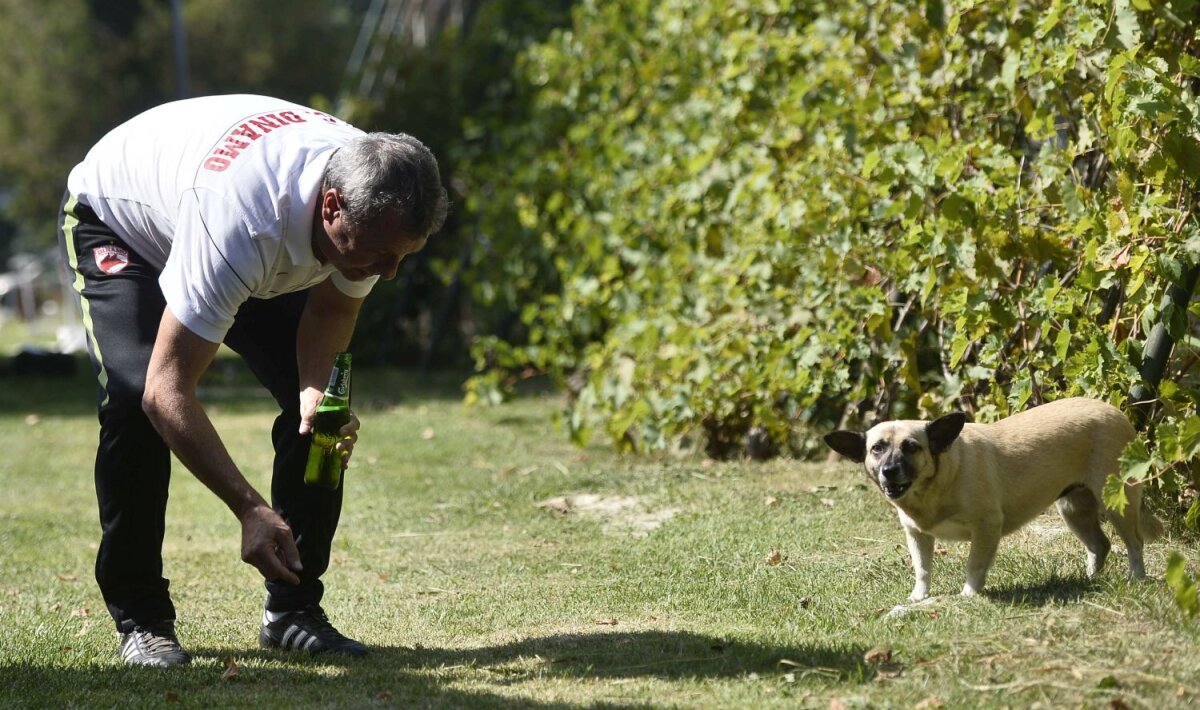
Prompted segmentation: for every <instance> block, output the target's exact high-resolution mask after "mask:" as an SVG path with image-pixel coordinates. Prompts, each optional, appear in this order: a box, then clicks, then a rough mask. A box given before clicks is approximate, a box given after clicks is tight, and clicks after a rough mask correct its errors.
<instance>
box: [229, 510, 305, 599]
mask: <svg viewBox="0 0 1200 710" xmlns="http://www.w3.org/2000/svg"><path fill="white" fill-rule="evenodd" d="M240 522H241V524H242V562H245V563H246V564H248V565H253V566H254V567H255V568H256V569H258V571H259V573H261V574H262V576H263V577H264V578H265V579H266V580H267V581H268V582H272V581H280V582H287V583H288V584H300V578H299V577H297V576H296V573H297V572H299V571H301V570H302V569H303V567H302V566H301V565H300V551H299V550H298V549H296V541H295V540H294V539H292V529H291V528H289V527H288V525H287V523H285V522H283V518H281V517H279V514H278V513H276V512H275V511H274V510H271V509H270V508H269V507H267V506H265V505H260V506H256V507H254V508H251V509H249V510H248V511H246V513H245V514H244V515H243V516H242V517H241V520H240Z"/></svg>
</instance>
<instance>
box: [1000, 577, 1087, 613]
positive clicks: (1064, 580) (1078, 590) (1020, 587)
mask: <svg viewBox="0 0 1200 710" xmlns="http://www.w3.org/2000/svg"><path fill="white" fill-rule="evenodd" d="M1094 584H1095V583H1094V582H1093V581H1092V580H1090V579H1088V578H1087V577H1085V576H1083V575H1065V576H1060V575H1057V574H1056V575H1053V576H1051V577H1050V578H1049V579H1046V580H1045V581H1043V582H1039V583H1037V584H1032V585H1030V584H1009V585H1001V586H996V587H992V588H989V589H985V590H984V592H983V594H984V596H986V597H987V598H988V599H991V600H992V601H994V602H999V603H1001V604H1011V605H1013V606H1033V607H1037V606H1046V605H1048V604H1068V603H1073V602H1079V601H1080V600H1081V599H1083V595H1084V593H1085V592H1087V591H1088V590H1089V589H1092V588H1093V587H1094Z"/></svg>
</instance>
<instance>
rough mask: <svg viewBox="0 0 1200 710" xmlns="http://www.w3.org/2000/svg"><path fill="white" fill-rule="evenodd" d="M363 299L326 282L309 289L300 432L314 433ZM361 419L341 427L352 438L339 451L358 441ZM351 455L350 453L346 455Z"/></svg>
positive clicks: (301, 356) (300, 353) (300, 356)
mask: <svg viewBox="0 0 1200 710" xmlns="http://www.w3.org/2000/svg"><path fill="white" fill-rule="evenodd" d="M362 302H363V299H361V298H352V297H350V296H347V295H346V294H344V293H342V292H341V291H339V290H338V288H337V286H334V285H333V282H332V280H330V279H326V280H325V281H322V282H321V283H319V284H317V285H316V286H313V287H312V288H311V289H309V290H308V303H307V305H305V307H304V312H303V313H302V314H301V315H300V326H299V328H298V330H297V332H296V364H297V366H298V367H299V370H300V433H301V434H308V433H309V432H311V431H312V418H313V417H312V415H313V411H314V410H315V409H316V407H317V405H318V404H320V402H321V399H322V398H323V396H324V393H325V385H327V384H329V371H330V370H331V369H332V368H333V357H334V355H336V354H337V353H338V352H341V351H343V350H345V349H346V348H347V347H349V346H350V336H351V335H353V333H354V324H355V322H356V321H357V320H358V311H359V309H360V308H361V307H362ZM358 426H359V424H358V418H357V417H353V416H352V418H351V422H350V424H347V425H346V426H345V427H343V428H342V435H343V436H346V437H349V438H350V440H349V441H346V442H339V443H338V448H339V449H341V450H343V451H346V452H349V451H350V450H351V449H352V448H353V444H354V440H355V439H356V438H357V434H356V432H357V430H358ZM347 455H348V454H347Z"/></svg>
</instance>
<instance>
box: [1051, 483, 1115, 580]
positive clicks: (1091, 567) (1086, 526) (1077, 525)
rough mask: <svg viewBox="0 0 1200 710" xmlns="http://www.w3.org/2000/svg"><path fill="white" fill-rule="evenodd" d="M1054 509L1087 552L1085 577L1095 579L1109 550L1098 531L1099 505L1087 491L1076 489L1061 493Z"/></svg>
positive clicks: (1101, 533)
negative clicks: (1056, 509)
mask: <svg viewBox="0 0 1200 710" xmlns="http://www.w3.org/2000/svg"><path fill="white" fill-rule="evenodd" d="M1055 506H1056V507H1057V508H1058V513H1059V515H1061V516H1062V519H1063V521H1064V522H1065V523H1066V524H1067V527H1068V528H1070V529H1071V532H1073V533H1075V537H1077V538H1079V539H1080V540H1081V541H1082V542H1083V546H1084V547H1085V548H1086V549H1087V574H1088V576H1089V577H1094V576H1095V575H1096V573H1097V572H1099V571H1100V570H1101V568H1103V567H1104V561H1105V560H1106V559H1108V551H1109V550H1110V549H1111V548H1112V545H1111V544H1110V543H1109V541H1108V536H1107V535H1105V534H1104V530H1103V528H1101V527H1100V501H1098V500H1097V499H1096V495H1095V494H1094V493H1092V491H1091V490H1090V489H1088V488H1087V487H1085V486H1078V487H1075V488H1071V489H1069V490H1067V491H1064V492H1063V495H1062V496H1061V497H1060V498H1059V499H1058V500H1057V501H1055Z"/></svg>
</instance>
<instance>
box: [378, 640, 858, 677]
mask: <svg viewBox="0 0 1200 710" xmlns="http://www.w3.org/2000/svg"><path fill="white" fill-rule="evenodd" d="M864 652H865V648H860V647H857V646H852V645H846V646H844V647H839V648H828V647H821V646H810V645H804V644H800V645H795V646H782V647H781V646H768V645H762V644H757V643H744V642H741V641H736V640H728V639H721V638H717V637H714V636H702V635H698V634H694V633H690V632H687V631H630V632H607V633H590V634H588V633H580V634H555V635H552V636H544V637H538V638H530V639H524V640H521V641H514V642H512V643H507V644H503V645H500V646H485V647H481V648H469V649H429V648H421V647H419V646H418V647H416V648H393V649H381V650H379V651H378V653H379V654H380V655H382V656H385V657H388V656H390V657H393V658H394V659H395V661H396V664H397V665H399V666H405V667H425V668H442V667H448V666H462V667H467V668H479V669H485V670H490V671H492V672H494V673H497V674H499V675H517V676H521V675H525V674H528V675H539V676H543V675H553V676H559V677H570V678H598V679H631V678H643V677H654V678H666V679H677V678H732V677H739V676H744V675H748V674H750V673H760V674H763V673H773V672H787V671H795V672H797V673H804V672H806V671H807V672H811V673H813V674H817V675H821V676H823V677H826V678H828V679H829V680H835V681H847V680H862V679H864V678H866V676H867V675H868V671H867V670H866V668H865V667H864V665H863V661H862V659H863V653H864Z"/></svg>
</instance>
